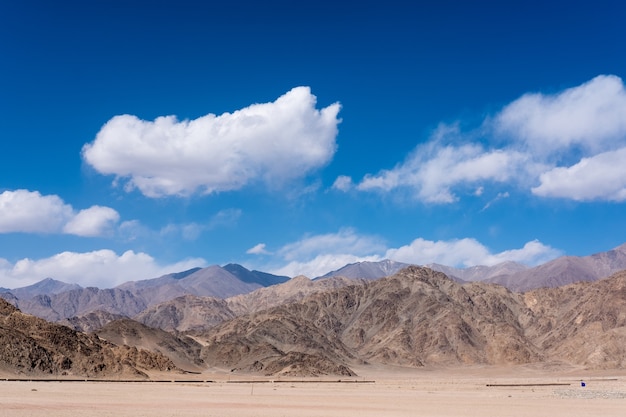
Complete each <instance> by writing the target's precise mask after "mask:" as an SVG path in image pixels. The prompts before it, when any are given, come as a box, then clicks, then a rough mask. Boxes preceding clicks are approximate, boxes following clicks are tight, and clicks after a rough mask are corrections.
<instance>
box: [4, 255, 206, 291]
mask: <svg viewBox="0 0 626 417" xmlns="http://www.w3.org/2000/svg"><path fill="white" fill-rule="evenodd" d="M202 266H206V261H205V260H203V259H187V260H183V261H180V262H177V263H174V264H170V265H160V264H158V263H157V262H156V261H155V260H154V258H152V257H151V256H150V255H148V254H146V253H142V252H139V253H135V252H133V251H127V252H124V253H123V254H121V255H117V254H116V253H115V252H113V251H111V250H108V249H103V250H98V251H93V252H85V253H77V252H62V253H59V254H57V255H54V256H52V257H49V258H44V259H38V260H32V259H22V260H19V261H17V262H16V263H15V264H11V263H9V262H8V261H7V260H6V259H0V282H2V285H3V286H5V287H8V288H18V287H22V286H26V285H30V284H33V283H35V282H38V281H40V280H42V279H44V278H48V277H51V278H54V279H57V280H60V281H64V282H68V283H77V284H80V285H81V286H83V287H87V286H97V287H100V288H110V287H113V286H116V285H119V284H121V283H123V282H126V281H131V280H139V279H148V278H155V277H159V276H161V275H164V274H167V273H171V272H180V271H184V270H187V269H191V268H194V267H202Z"/></svg>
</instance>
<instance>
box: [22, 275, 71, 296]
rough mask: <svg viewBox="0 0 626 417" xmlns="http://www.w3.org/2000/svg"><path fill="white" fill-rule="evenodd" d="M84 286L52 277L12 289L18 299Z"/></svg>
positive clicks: (57, 292)
mask: <svg viewBox="0 0 626 417" xmlns="http://www.w3.org/2000/svg"><path fill="white" fill-rule="evenodd" d="M81 288H82V287H81V286H80V285H78V284H67V283H65V282H62V281H57V280H55V279H52V278H46V279H43V280H41V281H39V282H37V283H36V284H33V285H29V286H27V287H21V288H15V289H13V290H10V291H11V294H13V295H14V296H16V297H17V298H18V299H22V300H23V299H28V298H33V297H35V296H38V295H51V294H59V293H62V292H65V291H71V290H78V289H81Z"/></svg>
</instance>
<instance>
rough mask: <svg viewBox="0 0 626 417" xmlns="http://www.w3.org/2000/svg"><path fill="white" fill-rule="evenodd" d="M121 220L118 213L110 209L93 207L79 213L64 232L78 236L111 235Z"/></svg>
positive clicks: (65, 227) (68, 223) (66, 225)
mask: <svg viewBox="0 0 626 417" xmlns="http://www.w3.org/2000/svg"><path fill="white" fill-rule="evenodd" d="M119 220H120V215H119V213H118V212H117V211H115V210H113V209H112V208H110V207H102V206H92V207H90V208H88V209H84V210H81V211H79V212H78V213H77V214H76V215H75V216H74V217H73V218H72V219H70V221H69V222H67V223H66V224H65V226H64V227H63V232H64V233H67V234H71V235H77V236H103V235H107V234H111V233H112V232H113V228H114V227H115V225H117V223H118V222H119Z"/></svg>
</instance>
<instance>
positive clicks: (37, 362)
mask: <svg viewBox="0 0 626 417" xmlns="http://www.w3.org/2000/svg"><path fill="white" fill-rule="evenodd" d="M0 370H2V371H3V372H9V373H13V374H21V375H33V376H43V375H68V376H84V377H104V376H106V377H125V378H128V377H141V378H146V377H148V373H149V372H152V371H177V370H178V369H177V368H176V366H175V365H174V363H173V362H172V361H171V360H169V359H168V358H166V357H165V356H163V355H160V354H157V353H152V352H148V351H146V350H141V349H137V348H134V347H129V346H118V345H114V344H111V343H108V342H105V341H103V340H100V339H99V338H98V337H96V336H93V335H86V334H83V333H79V332H76V331H75V330H72V329H70V328H69V327H66V326H61V325H58V324H52V323H49V322H47V321H45V320H43V319H40V318H38V317H34V316H31V315H28V314H23V313H22V312H20V311H19V310H18V309H17V308H15V307H14V306H12V305H11V304H9V303H8V302H6V301H4V300H2V299H0Z"/></svg>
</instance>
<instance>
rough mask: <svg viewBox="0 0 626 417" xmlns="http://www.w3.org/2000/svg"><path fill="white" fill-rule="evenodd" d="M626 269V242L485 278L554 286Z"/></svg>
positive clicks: (518, 287)
mask: <svg viewBox="0 0 626 417" xmlns="http://www.w3.org/2000/svg"><path fill="white" fill-rule="evenodd" d="M624 269H626V244H623V245H621V246H618V247H616V248H614V249H612V250H609V251H607V252H600V253H597V254H594V255H590V256H581V257H578V256H563V257H560V258H557V259H555V260H553V261H550V262H547V263H545V264H542V265H539V266H536V267H534V268H529V269H526V270H524V271H519V272H516V273H513V274H510V275H501V276H496V277H492V278H488V279H486V280H484V281H485V282H489V283H494V284H499V285H503V286H505V287H507V288H509V289H510V290H511V291H516V292H524V291H529V290H533V289H536V288H543V287H549V288H555V287H560V286H563V285H567V284H571V283H574V282H581V281H596V280H598V279H601V278H605V277H608V276H609V275H611V274H613V273H615V272H618V271H621V270H624Z"/></svg>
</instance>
